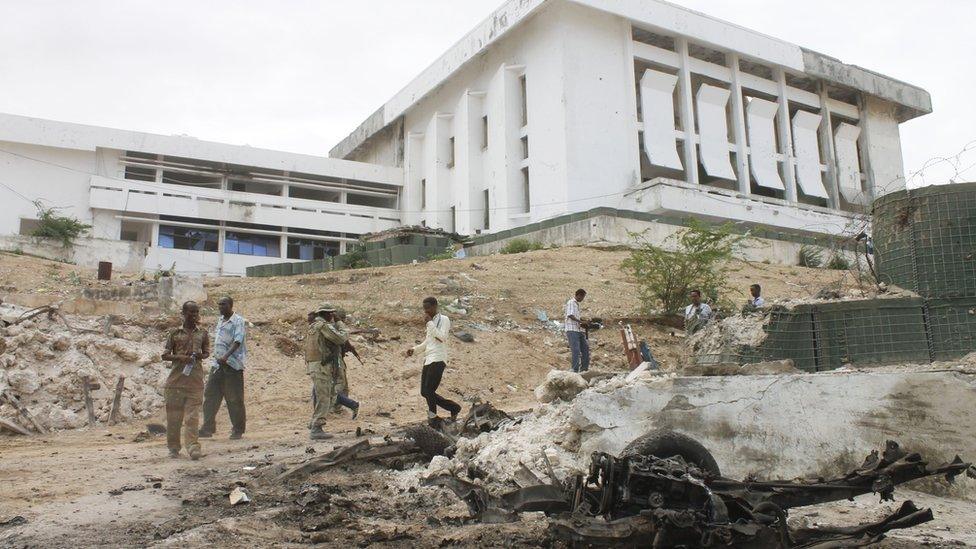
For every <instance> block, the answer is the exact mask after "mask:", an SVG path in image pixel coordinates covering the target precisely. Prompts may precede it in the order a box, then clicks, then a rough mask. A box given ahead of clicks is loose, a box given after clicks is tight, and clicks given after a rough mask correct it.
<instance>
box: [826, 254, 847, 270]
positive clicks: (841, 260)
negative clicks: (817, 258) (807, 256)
mask: <svg viewBox="0 0 976 549" xmlns="http://www.w3.org/2000/svg"><path fill="white" fill-rule="evenodd" d="M827 268H828V269H834V270H835V271H846V270H848V269H850V268H851V262H850V261H848V259H847V258H846V257H844V256H842V255H840V254H834V255H833V257H831V258H830V261H828V262H827Z"/></svg>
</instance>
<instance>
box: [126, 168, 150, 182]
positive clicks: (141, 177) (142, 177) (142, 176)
mask: <svg viewBox="0 0 976 549" xmlns="http://www.w3.org/2000/svg"><path fill="white" fill-rule="evenodd" d="M125 178H126V179H131V180H133V181H156V169H155V168H142V167H140V166H126V167H125Z"/></svg>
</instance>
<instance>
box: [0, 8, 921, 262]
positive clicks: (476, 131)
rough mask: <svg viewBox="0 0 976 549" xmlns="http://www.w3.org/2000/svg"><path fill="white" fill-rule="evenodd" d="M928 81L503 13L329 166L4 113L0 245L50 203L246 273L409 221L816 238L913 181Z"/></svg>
mask: <svg viewBox="0 0 976 549" xmlns="http://www.w3.org/2000/svg"><path fill="white" fill-rule="evenodd" d="M928 112H931V100H930V97H929V95H928V93H927V92H925V91H924V90H922V89H920V88H918V87H915V86H912V85H909V84H906V83H903V82H900V81H897V80H894V79H892V78H889V77H885V76H883V75H880V74H877V73H874V72H871V71H869V70H866V69H863V68H860V67H857V66H854V65H847V64H844V63H842V62H840V61H838V60H836V59H833V58H830V57H827V56H824V55H821V54H818V53H816V52H812V51H809V50H805V49H803V48H801V47H799V46H796V45H793V44H790V43H788V42H784V41H782V40H779V39H776V38H771V37H769V36H765V35H763V34H760V33H757V32H754V31H751V30H748V29H745V28H742V27H739V26H737V25H733V24H730V23H726V22H723V21H720V20H717V19H714V18H711V17H709V16H707V15H704V14H701V13H697V12H693V11H690V10H686V9H683V8H680V7H677V6H674V5H672V4H669V3H666V2H662V1H659V0H509V1H508V2H506V3H505V4H503V5H502V6H501V7H500V8H499V9H498V10H496V11H495V12H494V13H493V14H492V15H491V16H490V17H488V18H487V19H486V20H485V21H484V22H483V23H481V24H480V25H479V26H478V27H476V28H475V29H474V30H472V31H471V32H470V33H469V34H468V35H467V36H465V37H464V38H463V39H462V40H461V41H460V42H458V43H457V44H456V45H455V46H453V47H452V48H451V49H450V50H448V51H447V52H445V53H444V55H443V56H441V57H440V58H439V59H438V60H437V61H435V63H434V64H432V65H431V66H430V67H429V68H428V69H426V70H425V71H424V72H423V73H421V74H420V75H419V76H418V77H417V78H415V79H414V80H413V81H411V82H410V83H408V84H407V86H406V87H405V88H403V90H402V91H400V92H399V93H398V94H397V95H396V96H394V97H393V98H392V99H391V100H390V101H388V102H387V103H386V104H385V105H383V106H382V107H381V108H380V109H379V110H377V111H376V112H375V113H374V114H373V115H372V116H370V117H369V118H368V119H367V120H366V121H364V122H363V123H362V124H361V125H360V126H359V127H358V128H357V129H356V130H355V131H354V132H353V133H352V134H350V135H349V136H348V137H347V138H346V139H344V140H343V141H342V142H340V143H339V144H338V145H336V146H335V147H334V148H333V149H332V151H331V152H330V158H325V157H314V156H306V155H298V154H290V153H282V152H275V151H268V150H262V149H255V148H251V147H241V146H231V145H224V144H218V143H210V142H205V141H200V140H197V139H193V138H188V137H174V136H158V135H150V134H144V133H138V132H131V131H121V130H111V129H106V128H96V127H91V126H82V125H77V124H67V123H61V122H52V121H46V120H38V119H31V118H25V117H19V116H12V115H0V184H2V185H0V193H2V195H3V196H5V197H6V198H5V200H4V201H3V202H2V205H0V211H2V213H3V215H2V216H0V235H4V234H29V233H30V232H31V230H32V228H33V227H34V226H35V225H36V223H37V221H36V220H37V208H36V207H35V205H34V204H33V202H34V201H35V200H41V201H43V204H44V205H45V206H47V207H59V208H64V211H65V212H67V213H68V214H70V215H73V216H75V217H77V218H79V219H81V220H82V221H85V222H87V223H90V224H92V225H93V230H92V236H94V237H96V238H104V239H110V240H123V241H133V242H141V243H144V244H145V245H147V252H146V256H145V261H144V268H146V269H157V268H169V267H170V266H172V265H174V264H175V265H176V268H177V270H179V271H182V272H188V273H207V274H211V273H221V274H243V272H244V270H245V268H247V267H249V266H253V265H258V264H267V263H272V262H286V261H301V260H310V259H321V258H323V257H327V256H329V255H334V254H337V253H342V252H344V251H346V247H347V245H348V244H349V243H351V242H355V241H356V240H357V238H358V237H359V235H361V234H364V233H368V232H375V231H381V230H385V229H389V228H393V227H396V226H401V225H426V226H427V227H430V228H437V229H444V230H446V231H450V232H457V233H461V234H469V235H476V234H492V233H498V232H504V231H508V230H510V229H515V228H518V227H524V226H526V225H530V224H533V223H540V222H544V221H545V220H551V219H553V218H556V217H560V216H565V215H566V214H573V213H579V212H587V211H591V210H594V209H595V208H614V209H616V210H623V211H633V212H640V213H646V214H654V215H656V216H662V218H671V219H677V218H687V217H699V218H703V219H706V220H713V221H722V220H731V221H735V222H737V223H740V224H745V225H750V226H757V227H758V226H763V227H770V228H773V229H775V230H782V231H791V232H794V233H800V234H803V235H831V236H838V235H843V234H845V233H846V232H848V231H851V227H852V225H854V224H857V223H860V224H862V225H863V219H864V216H863V215H862V214H864V213H866V212H867V207H868V206H869V205H870V203H871V201H872V200H873V198H875V197H877V196H880V195H883V194H885V193H888V192H891V191H894V190H898V189H901V188H904V186H905V178H904V174H903V170H904V167H903V162H902V155H901V142H900V138H899V124H900V123H902V122H905V121H906V120H909V119H911V118H913V117H917V116H920V115H924V114H926V113H928Z"/></svg>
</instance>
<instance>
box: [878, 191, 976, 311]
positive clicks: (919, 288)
mask: <svg viewBox="0 0 976 549" xmlns="http://www.w3.org/2000/svg"><path fill="white" fill-rule="evenodd" d="M874 246H875V252H876V255H877V262H878V271H879V275H880V277H881V280H882V281H883V282H885V283H888V284H895V285H898V286H901V287H903V288H906V289H910V290H914V291H915V292H918V294H919V295H920V296H922V297H926V298H953V297H976V183H960V184H954V185H935V186H931V187H925V188H922V189H909V190H905V191H898V192H895V193H892V194H889V195H886V196H883V197H881V198H879V199H878V200H877V201H875V203H874Z"/></svg>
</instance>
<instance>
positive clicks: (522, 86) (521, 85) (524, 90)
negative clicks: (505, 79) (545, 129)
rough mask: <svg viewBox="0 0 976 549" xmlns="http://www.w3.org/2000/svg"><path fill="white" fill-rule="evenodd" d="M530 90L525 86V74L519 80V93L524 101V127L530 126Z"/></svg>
mask: <svg viewBox="0 0 976 549" xmlns="http://www.w3.org/2000/svg"><path fill="white" fill-rule="evenodd" d="M527 92H528V88H526V86H525V75H524V74H523V75H522V76H521V77H520V78H519V93H520V94H521V96H522V97H520V99H521V101H522V126H523V127H525V126H527V125H528V124H529V105H528V93H527Z"/></svg>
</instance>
